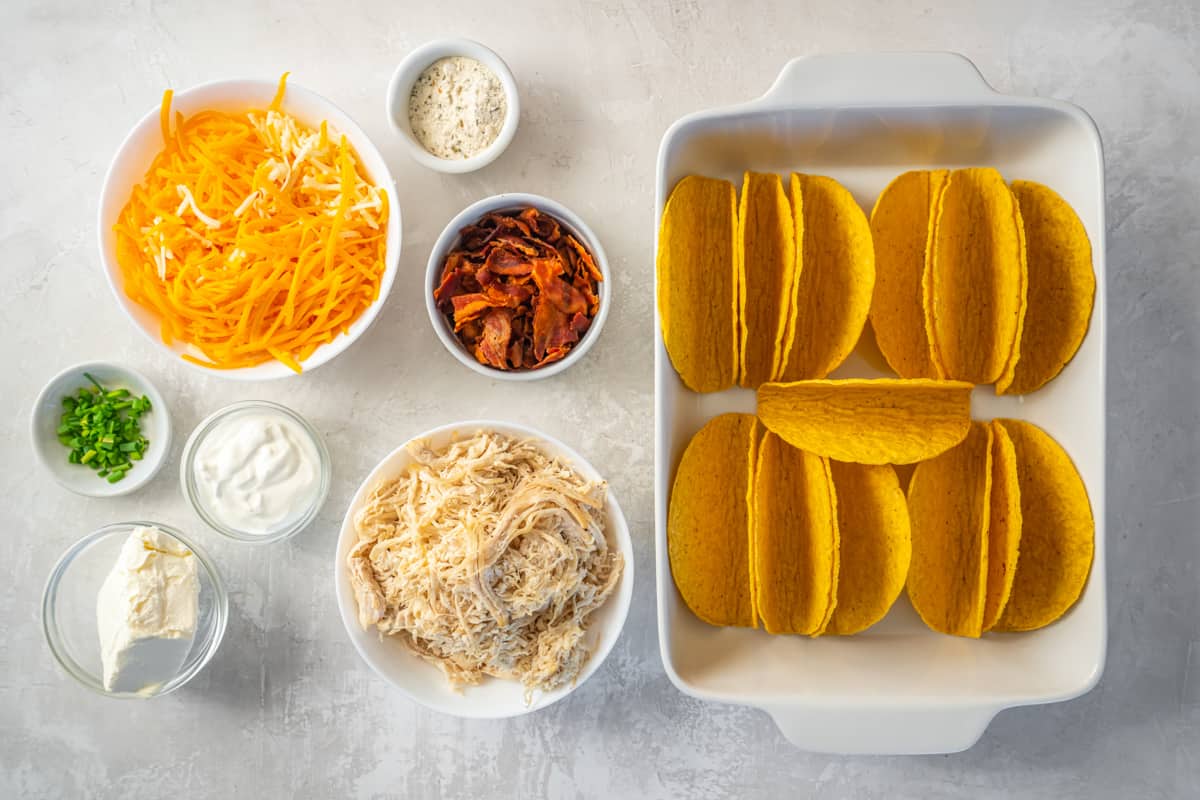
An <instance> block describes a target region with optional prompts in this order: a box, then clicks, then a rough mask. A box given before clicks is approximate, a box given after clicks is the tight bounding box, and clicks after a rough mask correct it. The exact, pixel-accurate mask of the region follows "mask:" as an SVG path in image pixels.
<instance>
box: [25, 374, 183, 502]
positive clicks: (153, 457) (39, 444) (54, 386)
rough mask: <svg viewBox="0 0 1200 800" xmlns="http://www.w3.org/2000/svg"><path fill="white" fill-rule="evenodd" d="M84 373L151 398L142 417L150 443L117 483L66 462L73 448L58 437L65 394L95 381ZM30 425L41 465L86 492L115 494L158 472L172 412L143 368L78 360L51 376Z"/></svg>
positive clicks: (111, 386)
mask: <svg viewBox="0 0 1200 800" xmlns="http://www.w3.org/2000/svg"><path fill="white" fill-rule="evenodd" d="M84 373H88V374H90V375H91V376H92V377H94V378H95V379H96V380H97V381H99V382H100V384H101V385H102V386H104V388H106V389H128V390H129V391H130V393H132V394H134V395H137V396H138V397H141V396H142V395H145V396H146V397H148V398H149V399H150V410H149V411H147V412H146V413H145V414H143V415H142V416H141V418H140V419H139V420H138V421H139V423H140V425H141V430H142V435H143V436H145V437H146V438H147V439H149V440H150V443H149V445H148V446H147V447H146V452H145V453H144V454H143V457H142V460H141V461H135V462H133V466H132V467H131V468H130V469H129V472H127V473H125V477H124V478H123V479H122V480H120V481H117V482H116V483H109V482H108V481H107V480H106V479H105V478H101V477H99V476H98V475H97V474H96V471H95V470H93V469H91V468H90V467H87V466H84V465H80V464H72V463H70V462H68V461H67V454H68V452H70V451H69V450H68V449H67V448H66V447H64V446H63V444H62V443H61V442H59V441H58V426H59V423H60V422H61V419H62V413H63V404H62V400H63V398H64V397H66V396H68V395H70V396H72V397H73V396H75V395H76V394H77V393H78V390H79V388H80V387H82V386H91V383H89V382H88V379H87V377H86V376H85V374H84ZM29 428H30V436H31V438H32V440H33V452H34V454H36V455H37V459H38V461H40V462H41V463H42V466H44V467H45V468H46V470H47V471H48V472H49V473H50V474H51V475H53V476H54V479H55V480H56V481H58V482H59V483H61V484H62V485H63V486H65V487H66V488H68V489H70V490H71V491H72V492H75V493H76V494H82V495H86V496H88V497H117V496H118V495H123V494H129V493H130V492H134V491H137V490H138V489H140V488H141V487H143V486H145V485H146V484H147V483H148V482H149V481H150V479H151V478H153V477H154V476H155V475H156V474H158V471H159V469H161V468H162V465H163V462H164V461H166V459H167V453H168V452H169V451H170V449H171V417H170V414H169V413H168V412H167V403H166V401H165V400H164V399H163V396H162V395H161V394H160V393H159V391H158V389H156V388H155V387H154V384H152V383H151V382H150V380H149V379H148V378H146V376H144V375H142V374H141V373H140V372H137V371H135V370H132V369H129V368H128V367H123V366H121V365H119V364H110V363H108V362H106V361H90V362H88V363H85V364H76V365H75V366H73V367H68V368H67V369H64V370H63V371H62V372H60V373H58V374H57V375H55V376H54V377H53V378H51V379H50V382H49V383H47V384H46V386H45V388H43V389H42V391H41V393H40V394H38V397H37V400H36V401H35V402H34V404H33V413H32V414H31V415H30V426H29Z"/></svg>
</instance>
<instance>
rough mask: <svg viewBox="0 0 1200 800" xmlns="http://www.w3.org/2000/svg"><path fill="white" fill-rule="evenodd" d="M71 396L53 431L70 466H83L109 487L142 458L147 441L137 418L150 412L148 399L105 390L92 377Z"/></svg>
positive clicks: (124, 390)
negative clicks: (89, 468)
mask: <svg viewBox="0 0 1200 800" xmlns="http://www.w3.org/2000/svg"><path fill="white" fill-rule="evenodd" d="M84 377H86V378H87V379H88V381H89V382H90V383H91V385H92V387H95V388H91V387H88V386H83V387H80V389H79V390H78V391H77V392H76V393H75V395H74V396H67V397H64V398H63V399H62V405H63V414H62V419H61V420H60V422H59V426H58V429H57V431H56V433H57V435H58V440H59V441H60V442H61V443H62V444H63V446H64V447H66V448H68V449H69V450H70V452H69V453H68V454H67V461H68V462H69V463H71V464H86V465H87V466H89V467H91V468H92V469H94V470H96V474H97V475H98V476H99V477H101V478H104V479H105V480H107V481H108V482H109V483H116V482H117V481H119V480H121V479H122V478H124V477H125V473H126V472H128V471H129V470H130V469H131V468H132V467H133V462H134V461H141V460H142V459H143V458H144V457H145V452H146V448H147V447H149V445H150V442H149V440H148V439H147V438H146V437H145V436H143V435H142V431H141V424H140V418H141V416H142V415H143V414H144V413H146V412H147V411H149V410H150V399H149V398H148V397H145V396H142V397H134V396H132V395H131V394H130V392H129V390H128V389H105V388H104V387H103V386H102V385H101V384H100V382H99V381H97V380H96V379H95V378H94V377H93V376H91V375H89V374H87V373H84Z"/></svg>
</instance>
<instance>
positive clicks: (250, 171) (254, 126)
mask: <svg viewBox="0 0 1200 800" xmlns="http://www.w3.org/2000/svg"><path fill="white" fill-rule="evenodd" d="M286 81H287V74H286V73H285V74H284V75H283V77H282V78H280V80H279V91H278V93H277V94H276V95H275V99H274V100H273V101H272V102H271V105H270V106H268V108H267V109H266V110H265V111H264V110H254V111H250V112H248V113H244V114H230V113H224V112H219V111H201V112H199V113H197V114H194V115H192V116H191V117H188V118H186V119H185V118H184V117H183V115H182V114H180V113H178V112H176V114H175V115H174V120H172V115H171V98H172V93H171V91H170V90H168V91H167V92H166V93H165V94H164V95H163V102H162V114H161V118H160V119H161V124H162V136H163V150H162V151H161V152H160V153H159V154H158V156H157V157H156V158H155V159H154V162H153V163H152V164H151V166H150V169H149V170H148V171H147V173H146V175H145V178H144V179H143V181H142V183H141V184H139V185H138V186H135V187H134V189H133V193H132V195H131V196H130V198H129V202H128V203H127V204H126V206H125V208H124V210H122V212H121V216H120V218H119V219H118V221H117V224H116V225H115V231H116V234H117V260H118V261H119V263H120V265H121V272H122V274H123V277H124V284H125V293H126V294H127V295H128V296H129V297H130V299H132V300H133V301H134V302H136V303H138V304H139V305H141V306H143V307H145V308H147V309H149V310H150V311H152V312H153V313H154V314H156V315H157V316H158V317H159V319H160V320H161V335H162V339H163V341H164V342H166V343H168V344H171V343H173V342H177V341H178V342H184V343H185V344H187V345H188V350H189V352H187V353H184V355H183V357H184V358H185V359H188V360H189V361H193V362H195V363H197V364H202V365H204V366H207V367H212V368H214V369H238V368H242V367H249V366H254V365H256V364H261V363H263V362H266V361H270V360H272V359H275V360H278V361H280V362H282V363H283V364H286V365H287V366H288V367H290V368H291V369H293V370H295V371H296V372H300V371H301V364H302V363H303V362H304V361H305V360H306V359H307V358H308V357H309V356H311V355H312V354H313V352H314V351H315V350H316V349H317V348H318V347H320V346H321V345H322V344H325V343H327V342H330V341H332V340H333V338H334V337H335V336H337V335H339V334H341V333H345V331H346V330H347V329H348V328H349V327H350V325H351V324H353V322H354V321H355V320H357V319H358V318H359V316H360V315H361V314H362V313H363V312H364V311H365V310H366V309H367V308H368V307H369V306H370V305H371V304H372V303H373V302H374V301H375V300H376V298H377V297H378V296H379V286H380V281H381V280H382V278H383V273H384V268H385V260H384V253H385V246H386V238H387V218H388V196H387V193H386V192H385V191H384V190H383V189H381V188H378V187H376V186H373V185H372V184H371V183H370V181H369V180H368V179H367V177H366V175H365V174H364V172H363V170H362V168H361V166H360V165H359V163H358V159H357V157H356V155H355V153H354V151H353V149H351V147H350V145H349V144H348V142H347V141H346V138H345V136H338V135H336V134H335V133H334V132H331V131H330V130H329V128H328V126H327V125H326V123H324V122H322V123H321V125H320V128H319V129H317V130H313V129H311V128H308V127H306V126H304V125H303V124H301V123H299V122H297V121H296V120H295V119H294V118H293V117H291V116H290V115H288V114H286V113H284V112H282V111H281V110H280V105H281V103H282V102H283V95H284V91H285V88H286ZM172 121H174V125H172Z"/></svg>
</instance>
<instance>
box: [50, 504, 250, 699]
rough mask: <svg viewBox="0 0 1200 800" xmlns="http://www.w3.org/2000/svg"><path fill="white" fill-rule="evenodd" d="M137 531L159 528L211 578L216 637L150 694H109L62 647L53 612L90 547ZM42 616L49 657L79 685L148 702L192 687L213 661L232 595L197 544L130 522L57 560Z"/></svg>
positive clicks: (84, 540)
mask: <svg viewBox="0 0 1200 800" xmlns="http://www.w3.org/2000/svg"><path fill="white" fill-rule="evenodd" d="M136 528H157V529H158V530H160V531H162V532H163V533H165V534H167V535H168V536H170V537H171V538H173V539H175V540H176V541H177V542H179V543H180V544H182V545H183V546H184V547H186V548H187V549H188V550H190V551H191V552H192V553H193V554H195V556H196V561H197V562H199V564H200V567H201V569H203V570H204V573H205V575H206V576H207V577H208V581H209V584H210V585H211V586H212V589H213V595H214V608H213V613H214V621H213V626H214V628H213V633H212V635H211V636H210V637H209V642H208V644H207V645H205V648H204V653H203V655H202V656H201V657H200V658H199V659H197V660H196V663H195V664H193V665H192V666H191V667H190V668H188V669H186V670H184V671H182V672H180V673H179V674H177V675H175V676H174V677H173V678H171V679H169V680H166V681H163V683H162V684H160V686H161V688H160V689H158V690H156V691H154V692H151V693H148V694H140V693H138V692H110V691H108V690H107V689H105V688H104V686H103V684H102V683H99V682H97V681H96V680H95V676H94V675H92V673H91V671H90V670H87V669H84V668H83V667H82V666H81V665H80V664H79V662H77V661H76V660H75V659H74V658H72V657H71V655H70V654H69V653H68V652H66V649H65V647H63V645H62V641H61V637H60V636H59V633H58V624H57V622H55V621H54V610H55V606H56V605H57V595H58V585H59V583H60V582H61V580H62V577H63V575H64V574H65V573H66V570H67V568H68V567H70V566H71V564H72V563H73V562H74V560H75V558H76V557H77V556H79V554H80V553H82V552H83V551H84V550H86V549H87V548H88V547H89V546H90V545H92V544H94V543H96V542H98V541H100V540H101V539H104V538H107V537H109V536H113V535H116V534H118V533H129V532H130V531H132V530H134V529H136ZM40 616H41V623H42V635H43V637H44V638H45V640H46V646H47V647H49V648H50V654H51V655H52V656H54V660H55V661H57V662H58V665H59V666H60V667H62V669H63V671H64V672H66V673H67V674H68V675H70V676H71V677H72V678H74V679H75V681H76V682H77V683H79V684H80V685H81V686H84V687H85V688H87V689H90V690H91V691H93V692H95V693H96V694H99V695H102V696H104V697H111V698H114V699H117V700H145V699H151V698H155V697H162V696H163V695H167V694H170V693H171V692H174V691H175V690H176V689H179V688H182V687H183V686H185V685H186V684H187V683H189V682H190V681H191V680H192V678H194V677H196V676H197V675H199V674H200V673H201V672H203V671H204V668H205V667H206V666H208V663H209V662H210V661H212V659H213V656H215V655H216V653H217V650H219V649H220V647H221V642H222V640H223V639H224V638H225V631H226V629H227V628H228V626H229V592H228V590H227V589H226V587H225V583H224V581H223V580H222V579H221V573H220V571H219V570H218V569H217V566H216V564H215V562H213V560H212V559H211V558H210V557H209V556H208V554H207V553H206V552H204V550H203V549H202V548H200V547H198V546H197V545H196V543H195V542H194V541H192V540H191V539H189V538H188V537H186V536H184V535H183V534H182V533H181V532H180V531H179V529H178V528H175V527H174V526H171V525H167V524H165V523H162V522H150V521H148V520H132V521H129V522H113V523H110V524H108V525H105V526H103V527H101V528H97V529H96V530H94V531H92V532H91V533H88V534H85V535H84V536H82V537H81V538H79V539H78V540H76V541H75V543H74V544H72V545H71V546H70V547H68V548H67V549H66V550H65V551H64V552H63V554H62V555H61V556H59V557H58V560H57V561H55V562H54V566H53V567H52V568H51V570H50V574H49V576H48V577H47V578H46V585H45V588H44V589H43V590H42V602H41V606H40Z"/></svg>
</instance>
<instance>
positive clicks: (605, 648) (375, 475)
mask: <svg viewBox="0 0 1200 800" xmlns="http://www.w3.org/2000/svg"><path fill="white" fill-rule="evenodd" d="M480 429H491V430H494V431H498V432H500V433H507V434H509V435H520V436H525V437H528V438H530V439H534V440H535V441H538V442H539V443H540V444H543V445H548V446H549V447H550V448H552V449H554V450H556V451H557V452H558V454H560V455H561V456H562V457H563V458H565V459H567V460H569V461H570V463H571V465H572V466H574V467H576V468H577V469H581V471H583V472H586V473H589V474H591V475H594V476H596V477H598V478H599V479H601V480H604V477H603V475H602V474H601V473H600V471H599V470H597V469H596V468H595V467H594V466H593V465H592V463H591V462H590V461H588V460H587V459H586V458H584V457H583V456H581V455H580V454H579V452H578V451H576V450H575V449H574V448H573V447H570V446H568V445H567V444H565V443H564V442H562V441H561V440H559V439H557V438H555V437H553V436H551V435H549V434H547V433H544V432H543V431H540V430H538V429H536V428H533V427H531V426H528V425H522V424H521V423H517V422H508V421H504V420H497V419H468V420H462V421H460V422H450V423H446V424H444V425H438V426H437V427H434V428H430V429H429V430H426V431H422V432H421V433H418V434H416V435H414V436H412V437H410V438H409V439H407V440H406V441H404V442H403V443H402V444H400V445H399V446H398V447H395V448H393V449H392V450H390V451H389V452H388V453H387V454H386V455H384V457H383V458H381V459H380V460H379V462H378V463H377V464H375V466H374V467H372V468H371V470H370V472H368V473H367V475H366V477H365V478H364V479H363V480H362V482H361V483H360V484H359V486H358V488H357V489H355V491H354V494H353V495H351V498H350V502H349V504H348V505H347V506H346V514H345V516H344V517H343V518H342V524H341V527H340V528H339V530H338V535H337V540H336V542H335V544H334V558H333V571H334V596H335V599H336V602H337V606H338V616H339V617H340V618H341V620H342V627H343V628H344V629H345V632H346V635H347V638H349V639H350V643H351V644H352V645H353V646H354V649H355V651H356V652H357V653H358V655H359V657H360V658H361V659H362V660H363V661H364V662H365V663H366V664H367V666H369V667H370V668H371V671H372V672H374V673H375V675H376V676H377V677H379V678H380V679H381V680H383V681H384V682H386V683H387V684H388V685H389V686H391V687H392V688H394V689H396V690H397V691H399V692H400V693H401V694H403V695H404V696H405V697H407V698H408V699H409V700H412V701H413V702H415V703H418V704H419V705H421V706H424V707H425V708H428V709H430V710H433V711H437V712H439V713H443V714H447V715H450V716H455V717H459V718H461V719H509V718H513V717H520V716H524V715H526V714H531V713H534V712H536V711H541V710H543V709H546V708H549V707H550V706H552V705H554V704H555V703H557V702H559V701H560V700H562V699H564V698H566V697H568V696H569V695H571V694H572V693H573V692H574V691H575V690H576V689H578V688H579V687H580V686H582V685H583V684H584V683H586V682H587V681H588V679H589V678H591V677H592V676H593V675H595V674H596V673H597V672H599V670H600V667H601V666H602V665H603V664H604V662H605V660H606V659H607V658H608V656H609V655H610V654H611V653H612V651H613V649H614V648H615V647H616V644H617V642H618V641H619V640H620V638H621V634H622V633H623V632H624V629H625V623H626V622H627V621H628V617H629V609H630V608H631V607H632V605H633V589H634V580H635V575H634V572H635V564H634V562H635V560H636V559H635V555H636V554H635V553H634V548H633V535H632V533H630V530H629V522H628V520H627V519H626V517H625V512H624V510H623V509H622V508H621V504H620V502H619V501H618V500H617V496H616V495H615V494H614V493H613V491H612V487H611V485H609V489H608V493H607V496H606V507H608V508H610V509H611V511H610V514H609V521H608V525H607V532H608V533H611V535H612V541H613V544H614V546H615V547H616V549H617V551H618V552H620V553H621V557H622V559H623V562H624V564H623V567H622V573H621V577H620V580H619V581H618V583H617V587H616V589H615V590H614V592H613V594H612V595H610V596H609V598H608V599H607V600H606V601H605V603H604V606H601V608H603V607H605V606H608V605H609V604H610V603H616V604H617V605H616V606H615V607H614V611H615V616H614V618H613V619H612V621H611V622H610V623H609V625H608V626H606V629H609V630H611V631H612V632H611V634H609V635H603V634H602V635H600V636H599V641H598V642H597V646H596V648H595V649H594V650H593V651H592V652H591V653H590V654H589V656H588V661H587V663H586V664H585V665H584V667H583V670H582V671H581V672H580V674H579V676H578V677H577V678H576V680H575V682H574V683H573V684H571V685H570V686H566V687H562V688H560V689H557V690H555V692H554V693H553V694H554V696H553V697H551V698H550V699H548V700H547V699H546V696H545V695H544V694H543V695H542V696H541V697H539V699H537V700H535V701H534V702H533V703H530V704H529V705H527V706H525V707H523V708H520V709H516V710H511V711H510V710H503V711H500V712H498V713H497V712H496V711H493V710H491V709H489V708H486V707H485V708H482V709H480V710H479V711H477V712H466V711H451V710H447V709H445V708H441V707H436V706H434V705H432V704H431V703H429V702H427V701H426V699H425V697H424V696H422V695H418V694H416V693H414V692H412V691H409V690H408V689H407V688H405V687H403V686H400V685H399V684H397V683H394V682H393V681H392V680H391V678H389V677H388V676H387V675H386V674H384V671H383V670H382V669H381V668H380V667H379V666H377V665H376V663H375V657H374V656H373V655H372V654H371V653H370V652H368V651H367V650H365V649H364V648H363V646H362V645H361V644H360V643H359V641H358V638H357V636H356V635H355V634H356V632H361V628H360V627H359V625H358V617H357V614H358V609H357V605H356V602H355V600H354V598H353V597H352V596H351V597H350V598H349V599H347V596H346V592H345V591H344V590H345V589H346V588H348V587H346V586H345V583H346V581H347V578H346V569H345V567H344V565H343V563H342V557H341V553H342V550H343V546H342V542H343V539H345V538H346V537H347V536H350V535H353V533H354V520H353V515H354V512H355V511H356V508H357V507H358V506H359V505H360V500H361V499H362V498H363V497H365V496H366V494H367V492H368V491H369V490H370V487H371V486H372V485H373V484H374V483H375V482H376V481H378V480H379V479H380V477H381V476H380V474H379V473H380V470H382V469H383V467H384V465H385V464H387V463H388V462H389V461H391V460H392V459H393V458H394V457H396V456H397V455H399V454H401V453H403V452H404V451H405V448H407V447H408V445H409V444H411V443H412V442H414V441H418V440H421V439H430V438H434V437H437V436H441V435H444V434H453V433H455V432H461V431H475V430H480ZM412 663H413V664H414V665H419V667H420V668H421V669H436V667H433V666H432V665H430V664H427V663H425V662H424V661H422V660H420V659H419V658H417V657H415V656H414V657H413V659H412ZM492 680H500V679H499V678H495V679H492ZM469 688H470V687H468V691H469Z"/></svg>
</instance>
